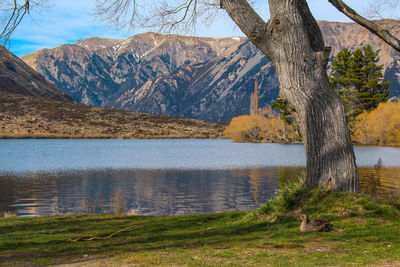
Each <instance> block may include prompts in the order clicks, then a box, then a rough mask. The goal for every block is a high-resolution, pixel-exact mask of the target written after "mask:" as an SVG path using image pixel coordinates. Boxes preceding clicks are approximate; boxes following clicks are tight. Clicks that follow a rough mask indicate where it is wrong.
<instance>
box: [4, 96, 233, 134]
mask: <svg viewBox="0 0 400 267" xmlns="http://www.w3.org/2000/svg"><path fill="white" fill-rule="evenodd" d="M225 126H226V124H224V123H214V122H206V121H199V120H193V119H183V118H179V117H169V116H163V115H154V114H146V113H138V112H132V111H125V110H113V109H107V108H96V107H90V106H86V105H83V104H76V103H67V102H63V101H55V100H51V99H44V98H36V97H32V96H26V95H22V94H15V93H9V92H2V93H1V95H0V138H217V137H220V136H221V135H222V132H223V130H224V127H225Z"/></svg>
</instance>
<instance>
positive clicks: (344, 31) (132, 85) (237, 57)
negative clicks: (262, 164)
mask: <svg viewBox="0 0 400 267" xmlns="http://www.w3.org/2000/svg"><path fill="white" fill-rule="evenodd" d="M378 23H381V24H383V23H385V24H388V25H389V26H390V27H391V29H392V31H394V33H395V34H397V33H399V32H400V21H397V20H385V21H378ZM319 25H320V28H321V30H322V33H323V36H324V39H325V41H326V44H327V46H331V47H332V54H331V56H333V55H335V54H336V53H337V52H338V51H339V50H341V49H342V48H344V47H348V48H350V49H351V50H354V49H357V48H360V47H362V46H364V45H366V44H371V45H372V46H373V48H374V49H375V50H378V51H379V52H380V58H381V59H380V64H383V66H384V77H385V80H390V81H391V84H390V95H391V96H399V95H400V76H399V74H398V73H399V69H400V54H399V53H398V52H396V51H395V50H394V49H392V48H391V47H390V46H388V45H386V44H384V43H382V41H380V40H379V39H378V38H377V37H375V36H373V35H372V34H371V33H369V32H368V31H367V30H365V29H364V28H362V27H361V26H359V25H357V24H355V23H338V22H325V21H320V22H319ZM21 59H22V60H24V61H25V62H26V63H27V64H28V65H29V66H31V67H32V68H33V69H35V70H36V71H38V72H39V73H40V74H42V75H43V76H44V77H46V78H47V79H48V80H50V81H51V82H53V83H55V84H56V85H57V86H58V87H59V88H61V89H62V90H63V91H64V92H66V93H67V94H69V95H70V96H71V97H72V98H73V99H74V100H75V101H77V102H79V103H84V104H88V105H93V106H100V107H110V108H116V109H127V110H132V111H138V112H148V113H156V114H165V115H174V116H181V117H187V118H196V119H202V120H210V121H230V120H231V118H232V117H234V116H238V115H242V114H248V112H249V99H250V94H251V92H252V91H253V89H254V81H255V80H257V81H258V83H259V85H260V86H259V87H260V89H259V103H260V106H267V105H269V104H270V103H271V102H272V101H274V100H275V99H276V96H277V94H278V89H279V83H278V79H277V77H276V74H275V70H274V68H273V66H272V64H271V62H270V61H269V59H268V58H266V57H265V56H264V55H263V54H262V53H261V52H260V51H259V50H258V49H257V48H256V47H255V46H254V45H253V44H252V43H251V42H249V41H248V40H247V39H246V38H244V37H232V38H206V37H190V36H182V35H171V34H165V35H161V34H157V33H144V34H138V35H134V36H132V37H130V38H128V39H126V40H112V39H101V38H89V39H84V40H80V41H78V42H76V43H74V44H66V45H62V46H60V47H57V48H54V49H42V50H39V51H37V52H35V53H33V54H30V55H26V56H23V57H22V58H21ZM328 72H329V69H328Z"/></svg>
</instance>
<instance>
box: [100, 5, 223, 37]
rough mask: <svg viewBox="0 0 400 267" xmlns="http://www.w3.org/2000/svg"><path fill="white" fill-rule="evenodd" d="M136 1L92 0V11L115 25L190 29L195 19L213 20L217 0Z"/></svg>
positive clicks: (198, 20) (164, 29)
mask: <svg viewBox="0 0 400 267" xmlns="http://www.w3.org/2000/svg"><path fill="white" fill-rule="evenodd" d="M139 2H140V1H136V0H112V1H111V0H96V14H95V15H97V16H98V17H99V18H100V19H102V20H105V21H108V22H112V24H113V26H115V27H116V28H119V29H121V28H124V27H126V26H129V27H130V28H131V29H132V28H134V27H137V26H139V27H141V28H147V29H156V30H157V31H160V32H171V31H181V32H194V31H195V29H196V24H197V22H200V23H202V24H205V25H209V24H210V23H211V22H212V21H214V19H215V18H216V14H217V13H218V8H216V7H219V0H175V1H167V0H160V1H157V2H156V3H154V4H149V3H147V4H145V3H144V2H143V4H142V5H139ZM171 2H173V3H171ZM128 10H129V11H128Z"/></svg>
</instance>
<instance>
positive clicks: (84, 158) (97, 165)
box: [0, 139, 400, 216]
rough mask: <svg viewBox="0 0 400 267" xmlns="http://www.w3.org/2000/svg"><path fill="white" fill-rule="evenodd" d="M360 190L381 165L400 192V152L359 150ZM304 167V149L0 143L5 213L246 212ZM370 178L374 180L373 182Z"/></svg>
mask: <svg viewBox="0 0 400 267" xmlns="http://www.w3.org/2000/svg"><path fill="white" fill-rule="evenodd" d="M355 152H356V156H357V163H358V165H359V166H361V168H360V169H359V173H360V179H361V186H362V188H363V189H365V188H370V185H371V177H372V178H373V179H375V177H377V173H376V170H375V169H374V168H371V166H373V165H374V164H375V163H376V162H377V160H378V159H379V158H381V159H382V160H383V166H384V167H385V168H383V170H382V172H380V173H379V176H381V187H382V188H384V189H385V190H386V192H399V191H400V149H399V148H383V147H356V148H355ZM304 164H305V157H304V149H303V147H302V145H279V144H234V143H231V142H230V141H229V140H187V139H185V140H0V213H1V212H3V211H13V212H16V213H17V214H18V215H22V216H30V215H57V214H82V213H92V212H96V213H116V212H119V211H122V212H127V211H129V210H134V211H135V213H137V214H143V215H174V214H193V213H213V212H222V211H239V210H249V209H253V208H256V207H258V206H260V205H261V204H263V203H265V202H266V201H267V200H268V199H270V198H272V197H273V196H274V193H275V191H276V189H277V188H278V186H279V184H280V183H282V182H285V181H288V180H290V179H293V178H295V177H297V175H298V174H299V173H300V172H301V171H303V170H304V169H303V168H304V167H303V166H304ZM373 179H372V180H373Z"/></svg>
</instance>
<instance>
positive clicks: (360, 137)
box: [352, 102, 400, 146]
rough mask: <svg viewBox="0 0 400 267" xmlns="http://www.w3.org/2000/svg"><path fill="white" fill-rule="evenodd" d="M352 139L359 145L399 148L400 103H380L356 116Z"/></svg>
mask: <svg viewBox="0 0 400 267" xmlns="http://www.w3.org/2000/svg"><path fill="white" fill-rule="evenodd" d="M352 139H353V141H354V142H356V143H359V144H366V145H367V144H368V145H394V146H400V102H399V103H381V104H379V106H378V108H377V109H375V110H372V111H370V112H364V113H362V114H360V115H359V116H357V118H356V120H355V123H354V127H353V137H352Z"/></svg>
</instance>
